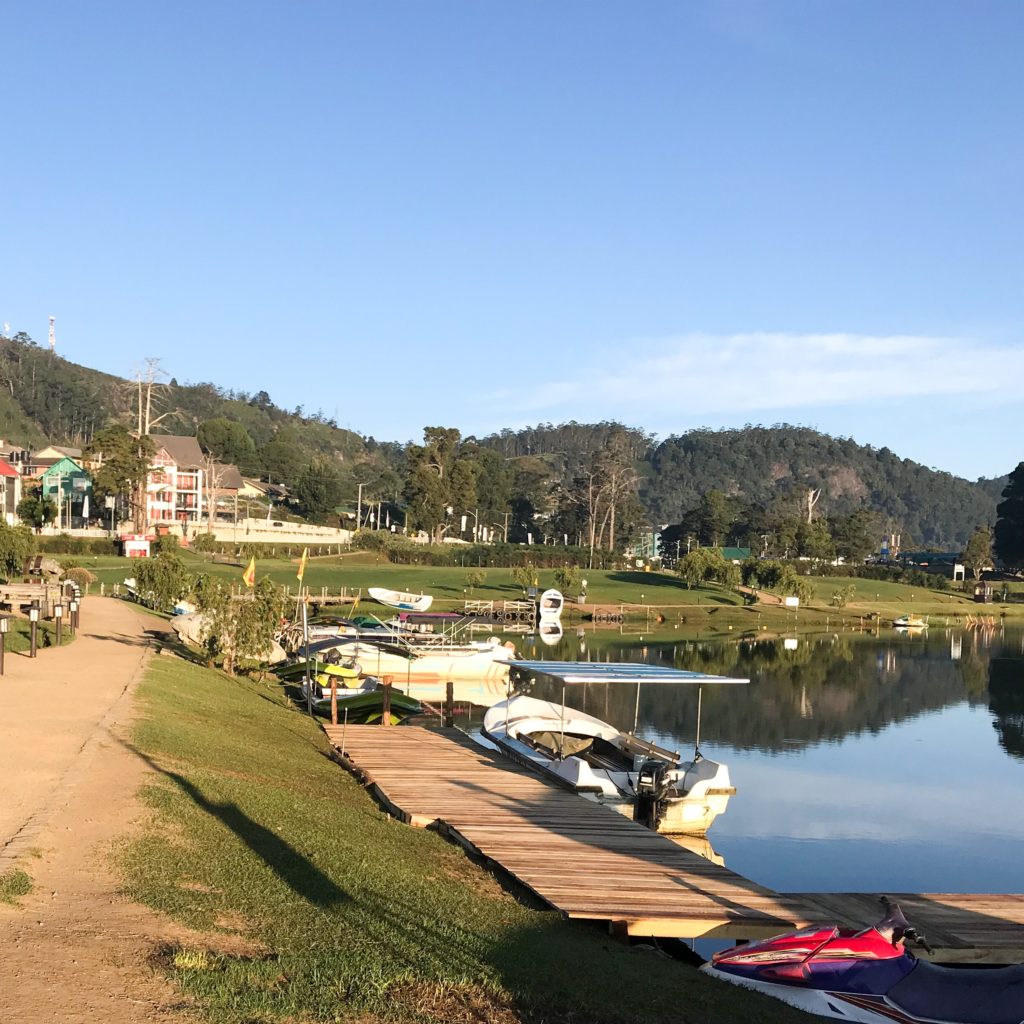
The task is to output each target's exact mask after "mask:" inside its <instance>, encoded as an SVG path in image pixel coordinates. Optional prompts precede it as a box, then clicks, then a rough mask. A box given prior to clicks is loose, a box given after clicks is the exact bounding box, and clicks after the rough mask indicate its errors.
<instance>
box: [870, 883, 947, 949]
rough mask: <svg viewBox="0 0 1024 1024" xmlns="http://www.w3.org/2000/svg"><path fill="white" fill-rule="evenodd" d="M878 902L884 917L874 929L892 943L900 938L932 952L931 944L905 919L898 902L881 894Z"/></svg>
mask: <svg viewBox="0 0 1024 1024" xmlns="http://www.w3.org/2000/svg"><path fill="white" fill-rule="evenodd" d="M879 902H880V903H881V904H882V906H883V907H885V917H883V918H882V920H881V921H879V922H878V924H876V925H875V931H877V932H878V933H879V934H880V935H884V936H885V937H886V938H887V939H888V940H889V941H890V942H891V943H892V944H893V945H896V943H897V942H899V941H900V940H902V941H903V942H904V943H907V942H913V943H915V944H916V945H917V946H920V947H921V949H923V950H925V951H926V952H928V953H934V952H935V950H934V949H932V947H931V944H930V943H929V942H928V940H927V939H926V938H925V937H924V936H923V935H921V934H920V933H919V932H918V930H917V929H916V928H915V927H914V926H913V925H912V924H911V923H910V922H909V921H908V920H907V918H906V915H905V914H904V913H903V911H902V910H901V909H900V905H899V904H898V903H893V902H892V900H890V899H889V897H888V896H881V897H880V898H879Z"/></svg>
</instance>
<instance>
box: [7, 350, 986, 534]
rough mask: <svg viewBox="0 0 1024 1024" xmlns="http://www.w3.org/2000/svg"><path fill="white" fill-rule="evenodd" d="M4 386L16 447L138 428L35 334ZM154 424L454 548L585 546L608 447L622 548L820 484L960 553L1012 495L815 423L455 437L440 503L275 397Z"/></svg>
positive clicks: (111, 385)
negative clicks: (472, 537)
mask: <svg viewBox="0 0 1024 1024" xmlns="http://www.w3.org/2000/svg"><path fill="white" fill-rule="evenodd" d="M0 383H2V384H3V387H2V388H0V437H3V438H4V440H6V441H13V442H15V443H20V444H25V445H27V446H30V447H38V446H40V445H41V444H42V443H44V442H46V441H48V442H50V443H55V444H61V443H63V444H72V445H77V446H84V445H86V444H87V443H88V441H89V440H90V438H91V437H92V436H93V435H94V434H95V433H96V432H97V431H99V430H102V429H103V428H104V427H106V426H108V425H110V424H111V423H122V424H125V425H127V426H129V427H132V426H134V425H135V423H136V421H137V412H136V402H137V388H136V387H135V385H134V384H133V382H129V381H126V380H123V379H121V378H118V377H115V376H113V375H111V374H107V373H102V372H100V371H97V370H93V369H90V368H88V367H84V366H80V365H78V364H75V363H72V362H70V361H68V360H66V359H64V358H62V357H61V356H59V355H57V354H55V353H51V352H50V351H49V350H48V349H46V348H43V347H40V346H39V345H37V344H36V343H35V342H34V341H32V339H31V338H29V337H28V336H27V335H25V334H19V335H16V336H15V337H14V338H0ZM152 415H153V417H154V418H156V417H159V420H158V422H157V425H156V426H155V427H154V432H159V433H181V434H196V433H197V432H198V434H199V438H200V443H201V444H203V446H204V448H205V449H206V450H208V451H210V452H211V453H212V454H213V455H214V456H215V457H216V458H218V459H221V460H222V461H227V462H233V463H235V464H236V465H238V467H239V468H240V469H241V470H242V472H243V473H245V474H246V475H251V476H259V477H261V478H262V479H267V480H272V481H273V482H275V483H284V484H285V485H287V486H289V487H292V488H295V487H297V486H299V485H300V482H301V481H302V480H303V479H305V483H306V488H305V490H306V493H307V495H310V496H311V497H310V500H308V501H307V502H306V503H305V509H304V511H305V512H306V513H307V514H308V515H310V517H311V518H321V519H323V518H325V517H327V516H329V514H330V513H331V511H332V510H333V509H334V508H337V507H338V506H339V504H342V503H345V504H347V503H351V504H353V505H354V504H355V499H356V493H357V482H358V483H361V484H362V485H363V496H364V498H365V499H366V500H367V502H383V503H386V504H387V505H388V506H389V509H388V514H389V516H390V520H389V521H390V522H399V523H402V524H403V525H404V523H405V519H404V515H405V513H406V512H409V513H410V514H409V519H408V525H409V526H411V527H413V528H419V527H423V528H426V529H429V530H431V531H433V532H434V533H435V535H439V532H444V530H447V536H449V537H451V536H457V535H459V534H460V533H463V532H464V531H465V530H466V529H467V526H463V525H462V524H461V522H458V521H452V522H449V523H448V524H447V526H445V523H444V521H443V519H442V518H440V517H441V516H442V513H440V512H438V511H437V510H438V509H444V508H446V507H449V506H452V507H454V506H457V507H458V510H459V512H460V513H464V512H465V510H469V511H470V512H478V513H479V515H480V521H481V523H483V524H485V525H487V526H488V528H491V527H495V526H496V527H497V528H498V529H499V531H500V532H501V534H502V535H504V531H505V530H506V529H507V530H508V536H509V539H511V540H515V541H520V542H522V541H525V540H526V539H527V537H528V535H529V534H530V533H533V534H534V536H535V539H536V540H537V541H540V540H542V539H543V537H544V536H549V537H551V538H554V539H558V540H561V539H562V537H563V535H568V536H569V537H570V538H571V539H570V543H572V542H573V540H575V541H577V542H579V543H583V544H585V543H586V535H587V527H588V520H587V518H586V515H584V514H583V512H581V506H582V505H583V504H584V502H583V500H582V495H583V488H582V486H581V481H583V480H584V479H585V478H586V476H587V474H588V473H592V472H593V470H594V467H595V466H598V465H599V460H600V458H601V457H602V456H603V455H606V454H607V453H608V452H609V451H614V452H615V456H616V458H617V459H618V460H619V461H618V463H617V464H618V465H619V466H620V467H621V468H623V469H624V470H625V475H624V477H623V480H624V481H625V482H624V485H623V487H622V489H621V492H620V494H619V496H618V497H617V498H616V503H617V504H616V508H617V514H618V518H617V519H615V520H614V526H615V528H616V529H615V533H614V537H612V536H611V533H610V532H609V534H608V535H607V536H601V537H599V538H598V540H597V545H596V546H597V547H598V548H601V547H603V546H604V547H607V546H608V545H609V544H612V543H614V544H615V545H616V546H617V547H621V545H622V544H623V543H626V542H628V541H630V540H631V539H635V538H636V537H637V536H638V535H639V533H640V532H641V531H642V529H643V528H644V527H645V526H649V525H660V524H665V523H669V524H674V523H685V522H686V517H687V515H688V514H690V513H692V512H693V510H694V509H695V508H696V506H697V505H698V503H699V502H700V501H701V498H702V496H704V495H705V494H707V492H709V491H717V492H721V494H722V495H724V496H725V497H726V498H727V499H729V500H730V501H731V502H732V504H733V506H734V508H733V511H734V512H737V517H736V518H738V517H739V516H742V517H743V522H744V529H745V531H746V536H743V537H740V536H736V537H733V538H731V539H730V540H728V541H727V542H728V543H742V544H745V545H749V544H751V541H750V535H753V536H755V542H754V544H755V546H756V544H757V541H756V536H757V535H759V534H761V533H763V532H766V531H767V532H778V529H777V527H778V524H779V523H780V522H781V520H783V519H784V518H786V517H789V518H790V519H792V517H793V516H794V515H799V514H800V502H801V501H802V500H803V496H804V495H806V493H807V491H808V489H813V490H820V492H821V493H820V500H819V503H818V505H817V507H816V515H818V516H820V517H822V518H824V519H830V520H831V519H834V518H841V517H843V516H849V515H850V514H851V513H853V512H856V511H858V510H862V509H866V510H869V511H871V512H873V513H875V514H876V519H875V521H874V522H873V523H872V526H871V531H872V536H874V534H875V533H876V532H877V533H878V534H879V537H878V539H880V537H881V535H882V534H883V533H889V532H892V533H899V534H902V535H903V538H904V543H903V547H904V549H905V550H906V549H910V548H912V547H918V548H931V549H939V550H942V549H949V550H955V549H960V548H962V547H963V545H964V544H966V542H967V539H968V537H969V536H970V534H971V533H972V531H973V530H974V529H975V528H976V527H977V526H980V525H991V524H992V523H993V522H994V520H995V506H996V502H997V501H998V500H999V494H1000V492H1001V490H1002V488H1003V486H1004V484H1005V478H1000V479H995V480H986V479H980V480H978V481H974V482H972V481H968V480H965V479H962V478H959V477H955V476H953V475H952V474H950V473H944V472H940V471H937V470H934V469H929V468H927V467H925V466H922V465H920V464H919V463H915V462H913V461H911V460H909V459H901V458H900V457H899V456H898V455H897V454H896V453H894V452H892V451H890V450H889V449H888V448H881V449H874V448H872V447H870V446H866V445H861V444H857V443H856V442H855V441H853V440H851V439H849V438H834V437H830V436H828V435H826V434H822V433H820V432H819V431H817V430H813V429H810V428H807V427H799V426H790V425H787V424H782V425H776V426H771V427H765V426H748V427H744V428H742V429H729V430H712V429H703V428H702V429H698V430H691V431H688V432H686V433H683V434H679V435H672V436H670V437H667V438H665V439H664V440H661V441H658V440H657V439H656V438H655V437H654V436H653V435H651V434H649V433H646V432H644V431H642V430H640V429H637V428H630V427H624V426H623V425H621V424H618V423H615V422H610V421H605V422H601V423H592V424H588V423H577V422H569V423H563V424H558V425H553V424H538V425H537V426H535V427H529V428H525V429H522V430H516V431H513V430H503V431H501V432H499V433H496V434H492V435H489V436H486V437H482V438H479V439H477V438H462V437H461V436H460V435H459V434H458V431H451V430H447V431H446V433H447V434H451V435H454V442H452V443H453V444H454V447H451V448H450V458H451V459H453V460H454V462H453V465H454V464H455V463H457V462H459V461H461V460H465V461H466V464H467V465H468V466H469V467H470V468H469V470H468V472H466V473H464V474H463V475H462V486H461V489H460V490H459V491H458V493H457V494H440V493H439V494H429V493H426V492H425V490H424V486H422V484H423V481H422V479H421V480H420V481H419V482H417V480H416V474H417V466H416V459H417V458H418V457H421V455H422V453H423V452H424V451H425V450H426V449H425V448H422V447H420V446H418V445H413V444H412V443H411V442H410V443H408V444H403V443H398V442H380V441H377V440H375V439H374V438H372V437H364V436H361V435H360V434H358V433H355V432H353V431H351V430H346V429H343V428H340V427H339V426H338V425H337V424H336V423H335V422H334V421H333V420H330V419H327V418H325V417H324V416H323V415H322V414H320V413H317V414H315V415H312V416H311V415H307V414H305V413H303V411H302V410H301V408H300V409H296V410H294V411H288V410H285V409H282V408H280V407H278V406H277V405H275V404H274V402H273V401H272V399H271V397H270V395H268V394H267V393H266V392H264V391H260V392H258V393H257V394H255V395H249V394H246V393H243V392H235V391H231V390H225V389H224V388H221V387H219V386H217V385H215V384H211V383H185V384H181V383H179V382H178V381H176V380H173V379H172V380H171V381H169V382H168V383H167V384H165V385H162V386H161V387H160V388H158V389H154V392H153V413H152ZM428 416H429V417H432V416H433V414H431V413H425V417H428ZM428 429H429V430H431V431H434V432H435V434H434V436H438V433H439V432H441V428H428ZM449 442H451V438H448V439H447V440H445V441H444V442H443V443H444V444H449ZM427 447H428V448H429V442H428V443H427ZM422 464H423V463H422V461H421V463H420V467H421V468H422ZM311 469H312V472H311ZM427 476H428V477H429V473H428V474H427ZM602 479H603V477H602ZM428 483H429V481H428ZM637 499H639V500H637ZM364 508H365V506H364ZM751 510H753V514H751ZM431 516H432V517H433V518H432V519H431ZM591 518H592V519H593V518H596V516H594V515H592V516H591ZM602 519H603V514H602ZM442 528H444V529H442ZM688 528H689V527H685V529H688ZM734 532H736V531H734ZM722 540H724V538H722ZM684 542H685V541H684ZM719 542H722V541H719ZM704 543H711V541H710V540H706V541H704ZM873 543H874V544H875V545H877V540H874V542H873ZM780 546H783V545H780Z"/></svg>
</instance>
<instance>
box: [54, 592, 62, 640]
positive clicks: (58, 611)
mask: <svg viewBox="0 0 1024 1024" xmlns="http://www.w3.org/2000/svg"><path fill="white" fill-rule="evenodd" d="M53 617H54V618H55V619H56V620H57V646H58V647H60V627H61V623H62V622H63V620H64V605H62V604H61V603H60V601H58V602H57V603H56V604H55V605H54V606H53Z"/></svg>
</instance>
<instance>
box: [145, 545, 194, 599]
mask: <svg viewBox="0 0 1024 1024" xmlns="http://www.w3.org/2000/svg"><path fill="white" fill-rule="evenodd" d="M193 582H194V580H193V577H192V575H191V574H190V573H189V572H187V571H186V569H185V563H184V562H182V560H181V559H180V558H179V557H178V556H177V555H175V554H172V553H171V552H166V553H161V554H159V555H157V556H156V557H155V558H141V559H139V561H138V564H137V565H136V566H135V592H136V593H137V594H138V595H139V600H140V601H141V602H142V603H143V604H145V605H147V606H148V607H150V608H153V609H156V610H157V611H167V610H170V609H171V608H173V607H174V606H175V605H176V604H177V603H178V602H179V601H180V600H182V598H185V597H187V596H188V595H189V593H190V592H191V590H192V586H193Z"/></svg>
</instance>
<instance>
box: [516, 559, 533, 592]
mask: <svg viewBox="0 0 1024 1024" xmlns="http://www.w3.org/2000/svg"><path fill="white" fill-rule="evenodd" d="M533 581H534V572H533V569H532V568H530V566H528V565H517V566H515V567H514V568H513V569H512V582H513V583H514V584H515V585H516V586H517V587H519V588H520V589H521V590H522V591H523V593H524V594H525V593H526V591H527V589H528V588H529V587H532V586H533V585H534V583H533Z"/></svg>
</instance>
